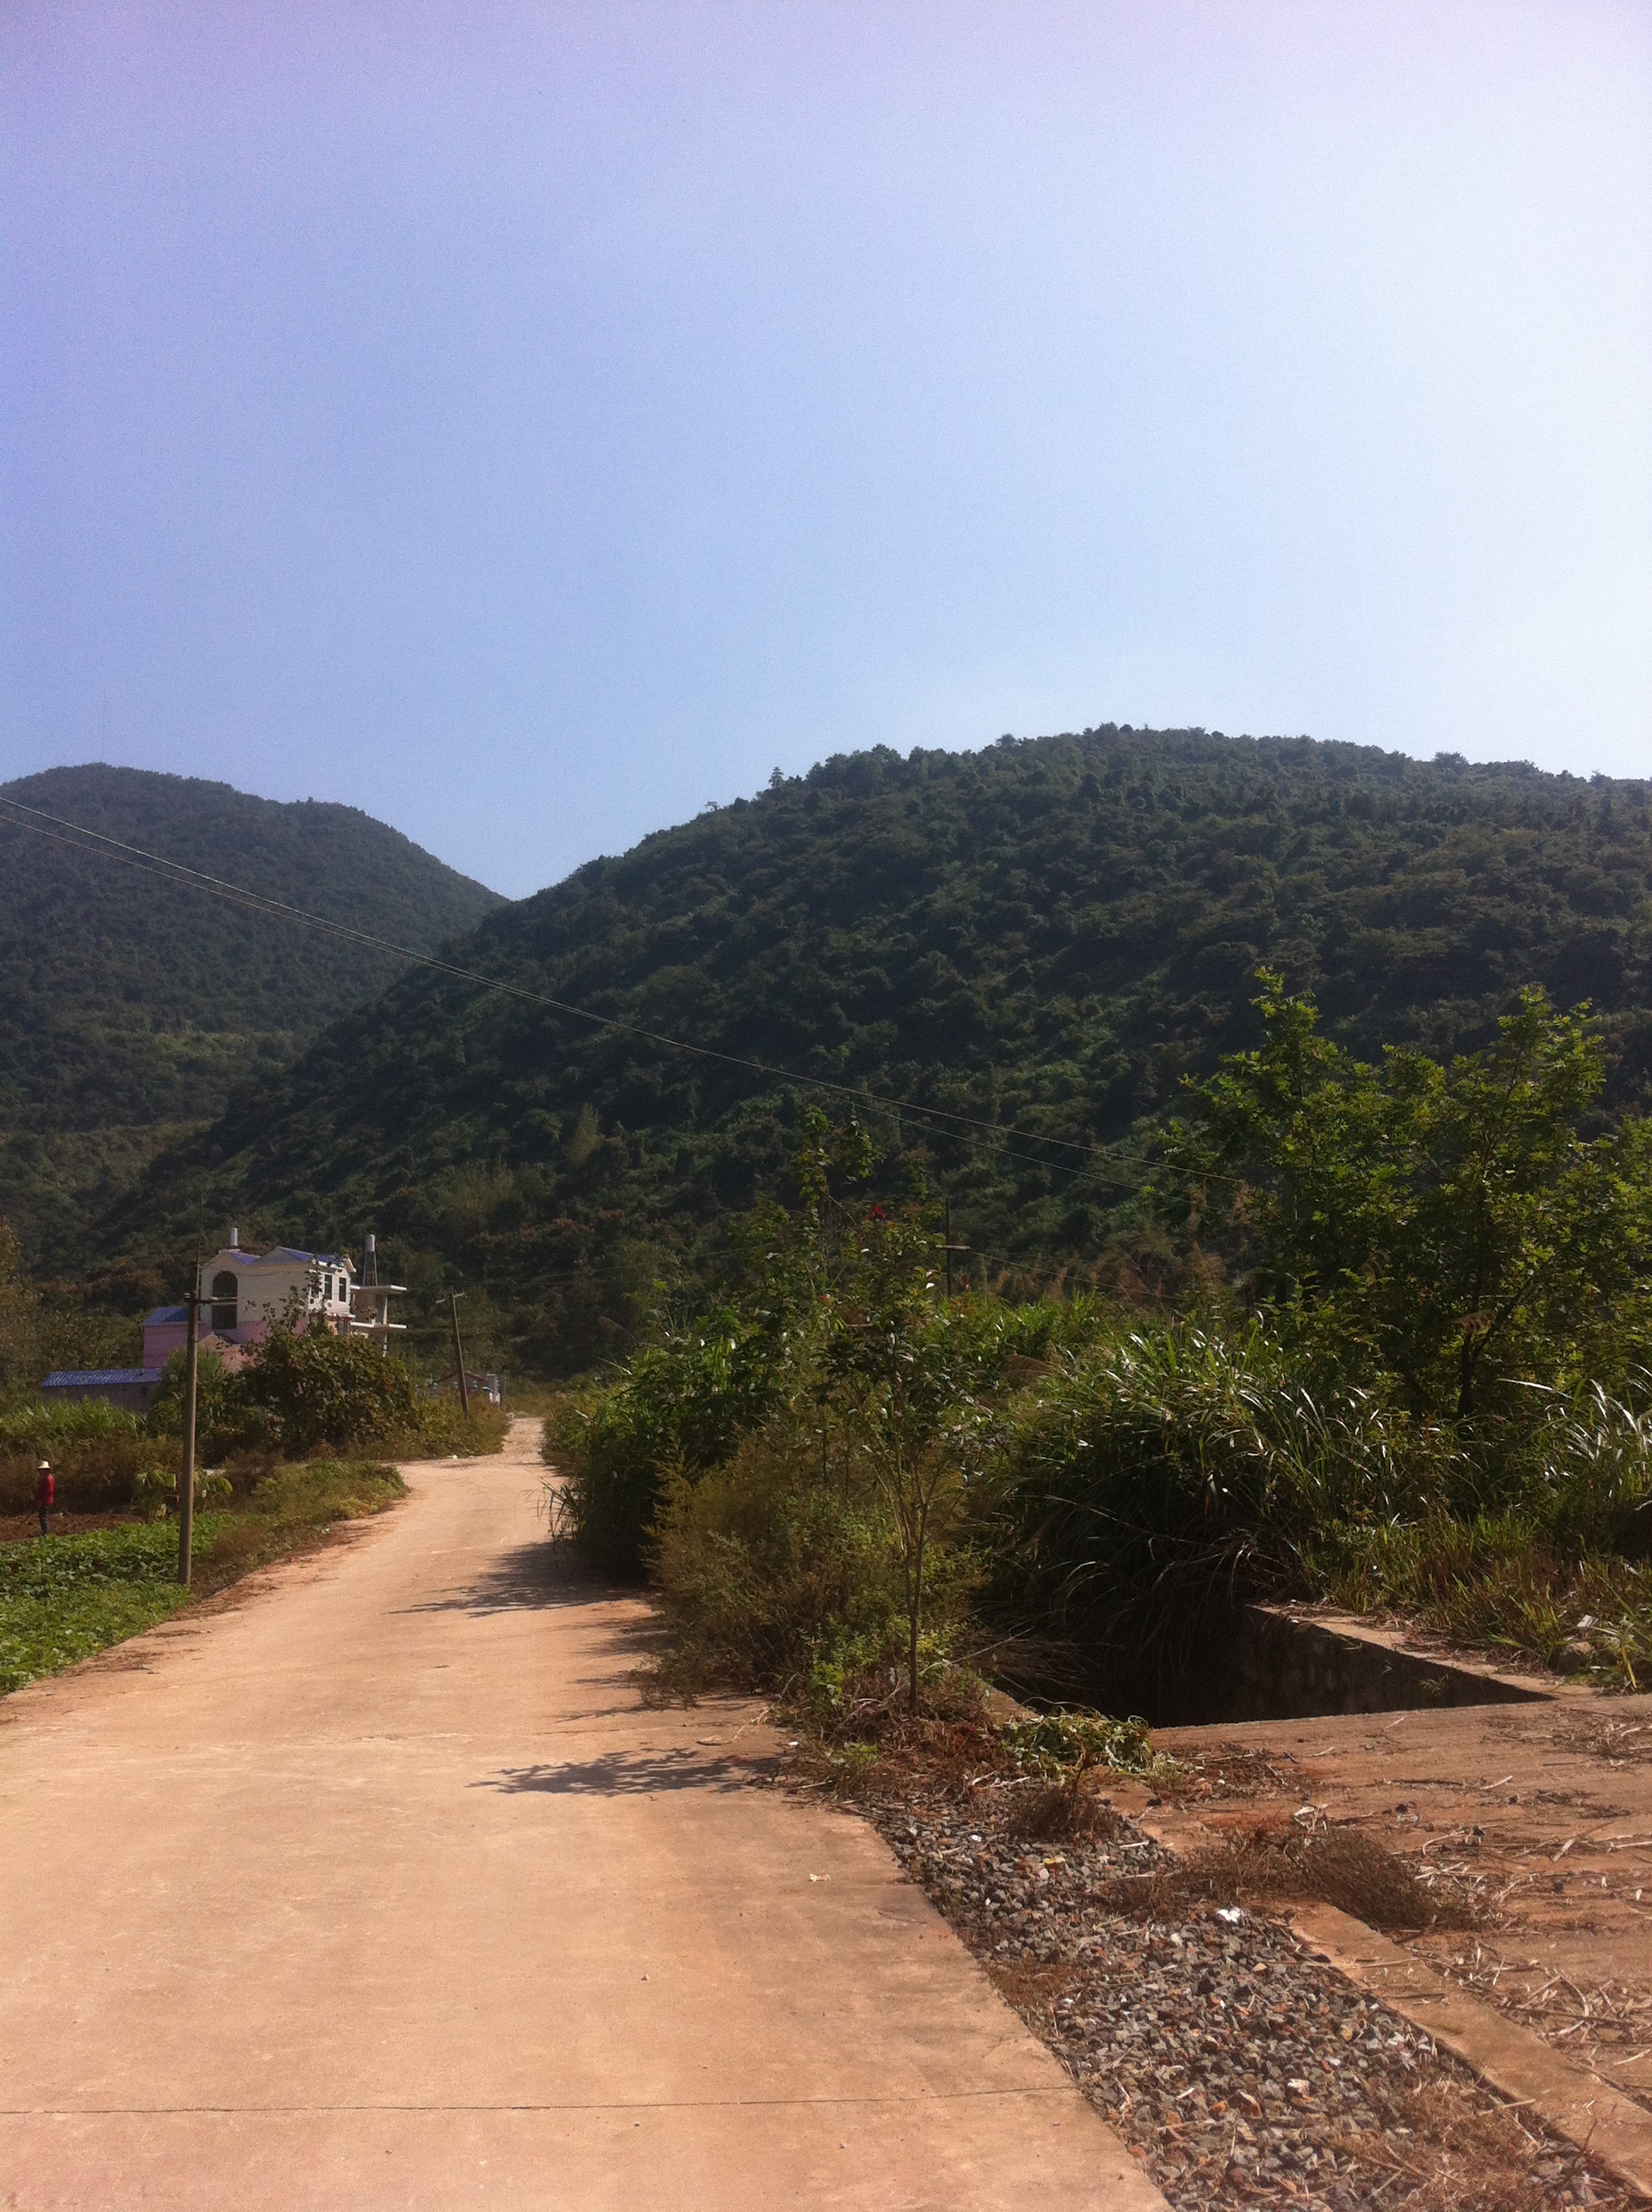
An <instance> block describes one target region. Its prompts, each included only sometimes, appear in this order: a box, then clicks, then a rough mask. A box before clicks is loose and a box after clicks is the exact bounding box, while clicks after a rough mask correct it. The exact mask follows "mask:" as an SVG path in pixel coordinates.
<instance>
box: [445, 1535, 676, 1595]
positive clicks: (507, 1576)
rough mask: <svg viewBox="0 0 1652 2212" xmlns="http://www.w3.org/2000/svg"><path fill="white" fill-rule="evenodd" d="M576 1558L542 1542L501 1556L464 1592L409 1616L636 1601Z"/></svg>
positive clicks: (565, 1549) (631, 1592) (563, 1547)
mask: <svg viewBox="0 0 1652 2212" xmlns="http://www.w3.org/2000/svg"><path fill="white" fill-rule="evenodd" d="M636 1595H638V1593H637V1592H636V1591H635V1590H629V1589H622V1588H621V1587H620V1585H619V1584H618V1583H610V1582H608V1581H606V1580H604V1577H602V1576H601V1575H599V1574H598V1572H597V1571H596V1570H595V1569H594V1568H592V1567H588V1566H587V1565H586V1564H585V1562H584V1560H582V1559H576V1558H574V1557H573V1556H572V1555H571V1554H570V1553H569V1552H568V1547H566V1545H562V1544H553V1543H552V1542H550V1540H549V1539H548V1538H541V1539H540V1540H539V1541H537V1542H535V1543H531V1544H519V1545H518V1546H517V1547H516V1548H515V1550H514V1551H510V1552H506V1553H501V1556H500V1558H499V1559H496V1560H495V1562H494V1564H493V1565H492V1566H490V1567H489V1568H488V1569H487V1570H486V1571H485V1572H484V1573H483V1574H480V1575H478V1576H477V1578H476V1580H475V1581H474V1582H472V1583H469V1584H467V1585H466V1586H465V1588H464V1589H454V1590H448V1591H446V1592H445V1593H444V1595H442V1596H440V1597H432V1598H427V1599H426V1600H425V1601H423V1603H422V1604H420V1605H415V1606H410V1607H408V1611H409V1612H410V1613H520V1612H524V1611H533V1612H538V1611H539V1610H540V1609H541V1608H543V1607H546V1606H556V1605H596V1604H600V1603H601V1602H602V1601H604V1599H616V1598H626V1597H635V1596H636Z"/></svg>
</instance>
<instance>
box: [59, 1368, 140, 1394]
mask: <svg viewBox="0 0 1652 2212" xmlns="http://www.w3.org/2000/svg"><path fill="white" fill-rule="evenodd" d="M165 1371H166V1370H165V1369H164V1368H160V1367H54V1368H53V1369H52V1372H51V1374H50V1375H48V1376H46V1380H45V1382H44V1383H41V1385H40V1388H41V1389H43V1390H58V1389H67V1388H68V1387H69V1386H70V1384H71V1383H158V1382H159V1381H160V1380H161V1376H162V1375H163V1374H164V1373H165Z"/></svg>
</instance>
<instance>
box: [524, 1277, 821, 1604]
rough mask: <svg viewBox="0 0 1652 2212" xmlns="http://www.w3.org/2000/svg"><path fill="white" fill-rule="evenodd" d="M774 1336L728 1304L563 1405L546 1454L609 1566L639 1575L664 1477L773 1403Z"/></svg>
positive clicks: (737, 1436) (669, 1332) (710, 1462)
mask: <svg viewBox="0 0 1652 2212" xmlns="http://www.w3.org/2000/svg"><path fill="white" fill-rule="evenodd" d="M778 1366H779V1359H778V1358H777V1346H776V1340H775V1333H774V1329H773V1328H772V1326H770V1325H769V1324H768V1322H767V1320H766V1319H765V1318H759V1319H757V1320H756V1321H754V1320H753V1319H752V1318H751V1317H750V1316H747V1315H744V1314H742V1313H740V1312H738V1311H736V1310H732V1309H731V1308H721V1309H719V1310H717V1311H716V1312H714V1313H713V1314H710V1315H708V1316H707V1318H706V1320H705V1321H704V1322H702V1323H701V1325H700V1326H698V1327H697V1328H688V1329H677V1328H667V1329H665V1331H663V1332H662V1334H661V1335H660V1337H659V1340H657V1341H656V1342H654V1343H653V1344H650V1345H647V1346H644V1347H643V1348H642V1349H641V1351H639V1352H635V1353H633V1355H632V1356H631V1358H629V1359H628V1360H627V1361H626V1362H625V1364H623V1366H622V1367H621V1368H620V1369H619V1370H618V1372H617V1373H616V1375H615V1376H613V1377H612V1379H611V1380H610V1381H609V1382H607V1383H604V1384H602V1385H600V1386H598V1387H597V1388H595V1389H590V1390H587V1391H584V1392H581V1393H579V1394H577V1395H573V1396H571V1397H569V1398H568V1400H567V1401H564V1403H563V1405H562V1407H561V1409H560V1411H559V1413H557V1414H556V1417H554V1419H552V1420H550V1421H549V1422H548V1423H547V1425H546V1431H545V1452H546V1455H547V1457H548V1458H552V1457H554V1459H555V1461H556V1464H557V1465H558V1466H560V1467H562V1468H563V1469H564V1471H565V1473H566V1474H567V1477H568V1494H569V1500H570V1505H571V1509H572V1511H573V1515H574V1526H575V1528H576V1530H577V1533H578V1541H579V1542H580V1547H581V1548H582V1549H583V1550H584V1551H585V1552H586V1553H588V1554H589V1556H590V1557H591V1558H592V1559H594V1560H596V1561H597V1563H598V1565H602V1566H604V1567H606V1568H607V1569H608V1570H609V1571H610V1572H613V1573H618V1574H629V1575H635V1574H639V1573H641V1571H642V1568H643V1565H644V1558H645V1552H646V1547H647V1534H648V1530H649V1527H650V1525H651V1523H652V1522H653V1516H654V1510H655V1507H656V1506H657V1504H659V1498H660V1496H661V1494H662V1492H663V1491H664V1490H665V1486H666V1483H667V1481H668V1480H669V1479H670V1478H671V1477H672V1476H673V1475H676V1476H679V1477H682V1476H686V1477H689V1478H693V1477H695V1476H697V1475H699V1474H703V1473H704V1472H705V1471H706V1470H707V1469H708V1468H714V1467H716V1466H719V1465H720V1464H721V1463H722V1462H725V1461H726V1460H727V1459H728V1458H729V1457H730V1455H732V1453H733V1451H734V1450H735V1449H736V1448H737V1446H738V1443H739V1442H740V1440H741V1438H742V1437H744V1436H746V1435H749V1434H750V1432H751V1431H753V1430H755V1429H756V1428H757V1427H758V1426H759V1425H761V1424H762V1421H763V1420H764V1419H766V1418H767V1416H768V1413H769V1412H770V1411H771V1409H772V1408H773V1407H774V1402H775V1399H776V1395H777V1389H778V1375H777V1370H778Z"/></svg>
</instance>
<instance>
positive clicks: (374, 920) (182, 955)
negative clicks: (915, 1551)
mask: <svg viewBox="0 0 1652 2212" xmlns="http://www.w3.org/2000/svg"><path fill="white" fill-rule="evenodd" d="M0 800H13V801H21V802H22V803H23V804H24V805H27V806H32V807H35V808H39V809H40V810H42V811H44V812H46V813H49V814H52V815H56V816H58V817H62V818H64V819H65V820H68V821H70V822H74V823H81V824H82V825H84V826H85V827H87V828H88V829H94V830H98V831H100V832H102V833H103V834H104V835H105V836H110V837H116V838H118V839H120V840H122V841H123V842H125V843H128V844H131V845H137V846H141V847H143V848H146V849H147V850H149V851H151V852H155V853H159V854H163V855H165V856H167V858H170V859H173V860H180V861H183V862H185V863H186V864H187V865H188V866H192V867H196V868H200V869H203V870H205V871H207V872H210V873H211V874H214V875H217V876H222V877H223V878H227V879H228V880H229V881H231V882H234V883H240V884H246V885H247V886H249V887H251V888H252V889H254V890H262V891H265V892H268V893H271V894H273V895H274V896H276V897H279V898H282V899H286V900H289V901H291V902H294V903H295V904H298V905H301V906H305V907H307V908H312V909H313V910H314V911H317V912H319V913H322V914H325V915H331V916H334V917H337V919H339V920H341V921H350V922H353V923H355V924H356V925H357V926H358V927H367V928H370V929H374V930H375V931H380V932H382V933H383V934H385V935H386V936H388V937H391V938H393V939H396V940H397V941H398V942H403V943H408V944H411V945H416V946H417V947H419V948H420V949H421V950H422V949H425V948H428V947H434V945H438V944H440V942H442V940H443V939H446V938H448V937H452V936H453V935H455V934H457V933H459V932H461V931H464V930H466V929H469V928H471V927H473V926H474V925H475V924H476V923H477V921H479V920H480V919H481V917H482V916H483V915H484V914H486V913H487V912H488V910H489V908H490V907H493V906H495V905H497V904H498V903H499V901H498V899H497V898H496V896H495V894H494V893H493V892H491V891H489V890H485V889H484V888H483V885H482V884H476V883H472V882H471V881H470V879H469V878H466V877H464V876H460V875H458V874H456V873H455V872H454V871H453V870H452V869H451V868H447V867H444V866H442V864H441V862H440V860H433V859H432V858H431V856H430V854H428V853H426V852H422V850H421V849H420V848H419V847H418V846H416V845H415V844H413V843H411V842H410V841H409V840H408V839H407V838H405V837H404V836H400V835H399V834H398V832H397V831H396V830H394V829H388V828H386V825H385V824H384V823H381V822H375V821H374V820H373V818H372V817H370V816H368V815H366V814H362V813H361V812H359V811H357V810H356V809H355V808H354V807H348V806H331V805H317V804H316V803H315V802H314V801H313V800H307V801H305V802H304V803H302V804H301V805H276V803H275V802H273V801H272V800H270V799H252V798H248V797H247V796H246V794H245V793H241V792H238V791H234V790H232V789H231V788H230V787H229V786H228V784H222V783H206V782H202V781H197V780H194V779H189V778H185V777H182V776H175V775H152V774H149V773H148V772H147V771H145V770H143V769H128V768H107V767H96V766H92V767H86V768H64V769H49V770H47V771H46V774H44V775H33V776H27V777H23V778H21V780H19V781H16V782H14V783H8V784H4V785H0ZM27 818H28V817H25V816H21V815H20V814H19V813H17V812H16V811H14V810H13V809H12V808H10V807H9V806H6V805H0V1214H4V1215H7V1216H8V1217H9V1218H10V1220H11V1223H12V1226H13V1228H14V1229H15V1231H16V1232H17V1234H18V1236H19V1237H20V1239H21V1243H22V1244H23V1248H24V1249H25V1251H26V1253H27V1254H28V1255H29V1257H30V1258H31V1260H32V1261H33V1262H34V1263H35V1264H36V1265H37V1266H44V1267H55V1268H60V1269H67V1268H70V1267H75V1266H76V1265H77V1264H78V1263H79V1261H80V1259H81V1256H82V1245H83V1239H84V1232H85V1228H86V1225H88V1221H89V1219H90V1218H91V1217H92V1215H93V1214H94V1212H101V1211H103V1210H105V1209H106V1207H107V1206H108V1205H109V1204H110V1203H111V1202H112V1200H113V1198H114V1197H115V1195H116V1194H118V1191H119V1190H120V1189H122V1188H125V1187H126V1186H127V1185H128V1184H129V1183H130V1182H131V1181H132V1179H133V1178H134V1176H136V1175H137V1173H138V1172H139V1171H141V1170H142V1168H143V1165H144V1164H146V1162H147V1161H148V1160H149V1158H151V1157H152V1156H153V1154H154V1152H155V1149H156V1146H157V1145H158V1144H159V1143H161V1141H163V1140H164V1139H166V1138H167V1137H168V1136H169V1135H173V1134H175V1133H177V1132H178V1129H179V1125H180V1124H185V1125H186V1124H191V1123H197V1122H202V1121H211V1120H212V1119H214V1118H215V1117H216V1115H218V1114H219V1113H221V1112H222V1109H223V1106H224V1103H225V1101H226V1100H227V1099H228V1096H229V1094H230V1091H231V1090H232V1089H233V1087H234V1085H236V1084H238V1083H242V1082H245V1081H246V1079H247V1078H248V1076H249V1074H252V1073H254V1072H256V1073H258V1076H259V1077H261V1078H263V1077H267V1076H269V1075H270V1074H272V1073H275V1072H276V1070H278V1069H279V1068H281V1067H282V1066H285V1065H286V1063H287V1062H288V1061H289V1060H292V1059H293V1057H294V1056H295V1054H296V1053H297V1052H298V1051H299V1050H301V1048H302V1047H303V1046H304V1045H305V1044H307V1042H309V1041H310V1040H311V1039H312V1038H313V1037H314V1036H316V1034H317V1033H318V1032H319V1030H322V1029H324V1028H325V1026H326V1025H327V1024H328V1023H329V1022H331V1021H333V1020H335V1019H336V1018H337V1017H338V1016H339V1015H340V1014H342V1013H343V1012H344V1011H345V1010H346V1009H347V1008H348V1007H349V1006H353V1005H355V1004H356V1003H357V1002H358V1001H360V1000H363V999H367V998H372V997H374V996H376V995H377V994H378V993H379V992H380V991H381V990H382V989H383V988H384V987H385V986H386V984H387V983H388V982H390V981H392V978H393V977H394V976H395V975H396V974H397V973H398V969H399V968H400V966H401V964H402V963H400V962H398V961H397V960H395V959H392V958H388V957H378V956H374V955H367V954H363V953H361V952H360V951H355V950H353V949H351V948H350V947H349V946H347V945H340V944H337V943H336V942H333V941H331V940H330V939H326V938H325V937H323V936H321V935H319V934H318V933H312V932H308V931H303V930H300V929H296V928H293V927H282V925H279V924H277V923H275V922H272V921H270V920H269V919H267V918H266V917H264V916H261V915H255V914H252V913H250V912H247V911H246V910H244V909H242V908H237V907H234V906H232V905H227V904H225V903H223V902H222V901H219V900H216V899H214V898H212V897H210V896H208V895H207V894H206V893H204V892H202V891H196V890H184V889H182V888H180V887H179V886H178V885H176V884H171V883H168V882H165V881H162V880H160V879H158V878H155V876H153V875H148V874H144V873H143V872H141V871H139V870H137V869H136V868H133V867H130V866H124V865H122V864H120V863H119V862H118V861H117V860H112V859H106V858H99V857H94V856H93V855H92V854H88V853H87V852H85V851H82V850H78V849H76V848H74V847H73V846H72V845H71V844H68V843H64V842H57V841H55V840H54V839H52V838H50V837H47V836H41V835H39V831H38V829H37V830H33V831H31V830H29V829H24V828H22V827H21V826H19V825H20V823H21V822H22V821H24V820H27ZM43 826H49V825H43Z"/></svg>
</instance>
